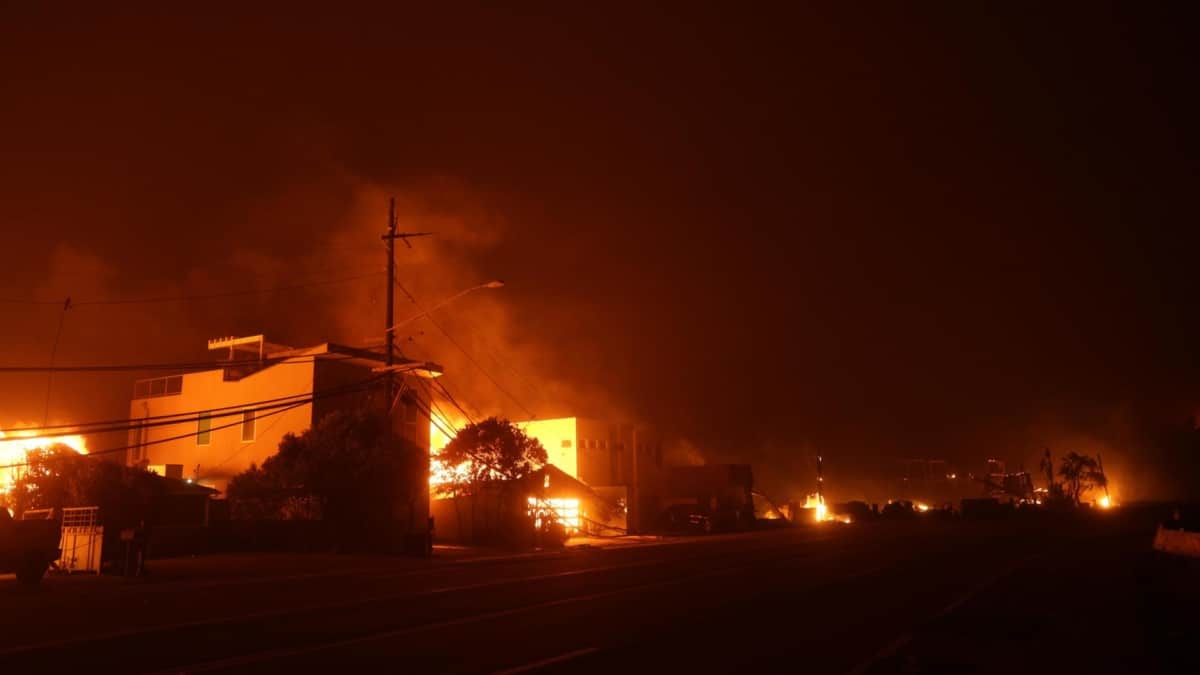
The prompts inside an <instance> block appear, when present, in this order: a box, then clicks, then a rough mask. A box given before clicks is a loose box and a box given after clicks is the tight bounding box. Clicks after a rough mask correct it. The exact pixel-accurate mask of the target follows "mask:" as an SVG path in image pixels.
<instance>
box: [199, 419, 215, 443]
mask: <svg viewBox="0 0 1200 675" xmlns="http://www.w3.org/2000/svg"><path fill="white" fill-rule="evenodd" d="M210 443H212V413H210V412H202V413H200V416H199V417H197V418H196V445H209V444H210Z"/></svg>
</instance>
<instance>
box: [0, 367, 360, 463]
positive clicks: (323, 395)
mask: <svg viewBox="0 0 1200 675" xmlns="http://www.w3.org/2000/svg"><path fill="white" fill-rule="evenodd" d="M377 379H380V378H379V377H373V378H370V379H369V380H364V381H363V382H361V383H359V384H358V385H357V387H356V388H361V389H364V390H365V389H367V388H368V386H367V385H369V384H371V383H373V382H374V381H375V380H377ZM337 389H346V387H339V388H337ZM346 393H350V391H349V390H347V391H334V390H327V391H324V392H320V393H313V394H312V395H310V396H308V397H307V398H305V399H303V400H299V401H294V402H291V403H290V404H282V405H277V406H265V407H261V408H254V409H250V408H243V410H254V411H255V412H256V413H257V412H258V411H259V410H271V412H268V413H266V414H264V415H256V416H255V419H264V418H267V417H272V416H274V415H279V414H282V413H285V412H287V411H288V410H292V409H294V408H298V407H300V406H302V405H307V404H309V403H312V402H313V401H316V400H318V399H322V398H329V397H331V396H340V395H343V394H346ZM272 408H274V409H273V410H272ZM226 416H227V415H226ZM241 424H242V420H236V421H233V422H229V423H228V424H221V425H218V426H215V427H211V428H209V432H213V431H219V430H221V429H229V428H232V427H236V426H239V425H241ZM196 434H197V432H195V431H192V432H189V433H186V434H180V435H178V436H170V437H167V438H159V439H155V440H153V441H143V442H141V443H135V444H132V445H124V446H121V447H117V448H106V449H104V450H97V451H94V452H89V453H87V454H86V455H82V454H81V455H79V457H80V458H85V457H96V456H98V455H109V454H113V453H116V452H123V451H125V450H131V449H133V448H142V447H146V446H148V445H161V444H163V443H169V442H171V441H178V440H183V439H185V438H193V437H195V436H196ZM29 464H30V463H29V462H28V461H25V462H18V463H14V464H5V465H0V469H15V468H19V467H23V466H29Z"/></svg>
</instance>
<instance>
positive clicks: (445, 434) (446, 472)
mask: <svg viewBox="0 0 1200 675" xmlns="http://www.w3.org/2000/svg"><path fill="white" fill-rule="evenodd" d="M465 423H466V422H465V420H453V421H452V420H450V419H447V417H446V416H444V415H441V414H439V413H438V412H437V411H433V412H431V413H430V422H429V487H431V488H433V490H432V492H433V497H434V498H435V499H436V498H438V497H444V496H448V495H445V494H441V493H440V492H439V490H438V488H439V487H441V486H444V485H448V484H450V483H452V482H454V481H455V479H457V478H462V477H465V476H466V475H467V470H468V468H469V467H470V463H469V462H465V463H463V464H461V465H459V466H446V464H445V462H443V461H441V460H440V459H438V455H440V454H441V453H442V449H443V448H445V447H446V445H447V444H448V443H449V442H450V441H451V440H452V438H453V437H452V436H450V435H449V434H452V433H454V432H455V431H457V430H458V429H459V428H460V427H462V425H463V424H465Z"/></svg>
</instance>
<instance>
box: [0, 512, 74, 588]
mask: <svg viewBox="0 0 1200 675" xmlns="http://www.w3.org/2000/svg"><path fill="white" fill-rule="evenodd" d="M61 532H62V528H61V527H60V525H59V522H58V521H57V520H13V518H12V515H10V514H9V512H8V509H6V508H3V507H0V574H10V573H13V572H15V573H16V575H17V581H19V582H20V583H22V584H26V585H29V586H32V585H35V584H38V583H40V582H41V580H42V577H44V576H46V570H48V569H49V568H50V563H52V562H54V561H55V560H58V558H59V556H61V555H62V551H61V549H59V541H60V537H61Z"/></svg>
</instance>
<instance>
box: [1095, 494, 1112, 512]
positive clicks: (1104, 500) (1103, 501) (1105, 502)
mask: <svg viewBox="0 0 1200 675" xmlns="http://www.w3.org/2000/svg"><path fill="white" fill-rule="evenodd" d="M1096 504H1097V505H1098V506H1099V507H1100V508H1102V509H1111V508H1112V505H1113V503H1112V499H1111V498H1110V497H1109V496H1108V495H1104V496H1103V497H1101V498H1100V499H1097V500H1096Z"/></svg>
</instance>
